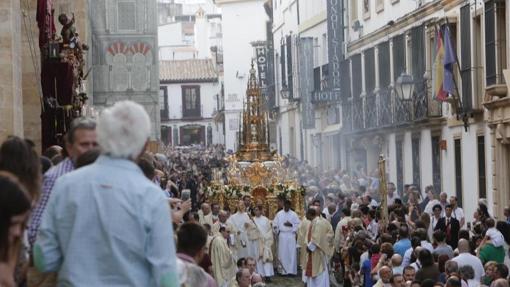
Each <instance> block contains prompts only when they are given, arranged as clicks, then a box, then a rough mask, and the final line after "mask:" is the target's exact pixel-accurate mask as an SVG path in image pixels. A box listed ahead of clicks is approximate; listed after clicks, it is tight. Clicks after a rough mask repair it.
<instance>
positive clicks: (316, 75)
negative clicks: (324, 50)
mask: <svg viewBox="0 0 510 287" xmlns="http://www.w3.org/2000/svg"><path fill="white" fill-rule="evenodd" d="M313 90H314V91H320V90H321V67H316V68H314V69H313Z"/></svg>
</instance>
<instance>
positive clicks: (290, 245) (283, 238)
mask: <svg viewBox="0 0 510 287" xmlns="http://www.w3.org/2000/svg"><path fill="white" fill-rule="evenodd" d="M299 223H300V220H299V217H298V216H297V214H296V213H295V212H294V211H292V210H291V209H290V201H289V200H285V203H284V207H283V210H280V211H279V212H278V213H277V214H276V216H275V218H274V220H273V226H274V229H275V232H276V234H277V235H278V259H279V261H280V263H281V265H282V269H283V270H282V274H283V275H287V274H291V275H296V274H297V254H296V232H297V230H298V226H299Z"/></svg>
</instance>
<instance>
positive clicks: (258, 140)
mask: <svg viewBox="0 0 510 287" xmlns="http://www.w3.org/2000/svg"><path fill="white" fill-rule="evenodd" d="M246 99H247V101H246V105H245V107H244V109H243V113H242V115H241V121H242V123H241V125H240V126H241V132H240V133H239V138H238V142H239V150H238V152H237V153H236V154H233V155H230V156H229V157H227V162H228V167H227V169H226V170H225V171H224V172H225V173H226V178H227V182H226V183H225V182H223V180H222V178H223V174H222V171H216V172H215V174H214V179H213V181H212V182H211V184H210V185H209V186H208V187H207V188H206V195H207V196H208V197H209V201H211V202H217V203H219V204H220V205H221V206H222V207H225V206H228V207H229V208H230V209H231V210H232V211H234V210H235V209H236V202H237V201H238V200H239V199H242V198H243V197H244V196H245V195H250V196H251V197H252V201H253V202H254V203H255V204H257V205H262V207H263V211H264V213H265V214H266V215H267V216H268V217H269V218H271V219H272V218H274V216H275V214H276V212H277V211H278V201H279V200H290V201H291V203H292V208H293V209H294V211H296V212H297V213H298V214H299V215H300V216H302V215H303V213H304V194H305V188H304V187H303V186H300V185H299V184H298V182H297V180H296V179H295V178H294V175H291V174H290V173H289V172H288V171H287V170H286V169H285V168H284V165H283V157H282V156H280V155H278V154H276V153H274V152H271V151H270V150H269V116H268V112H267V108H266V106H265V104H264V97H263V96H262V92H261V89H260V86H259V84H258V81H257V77H256V75H255V69H254V68H253V63H252V67H251V70H250V78H249V80H248V87H247V90H246Z"/></svg>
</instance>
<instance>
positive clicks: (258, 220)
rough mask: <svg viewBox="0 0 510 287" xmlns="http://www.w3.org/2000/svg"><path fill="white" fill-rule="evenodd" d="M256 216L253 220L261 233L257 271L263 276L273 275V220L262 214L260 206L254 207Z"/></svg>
mask: <svg viewBox="0 0 510 287" xmlns="http://www.w3.org/2000/svg"><path fill="white" fill-rule="evenodd" d="M254 212H255V217H254V218H253V221H254V222H255V224H256V225H257V229H258V230H259V233H260V240H259V254H258V257H256V258H255V259H256V260H257V272H258V273H259V274H260V275H261V276H263V277H271V276H273V275H274V269H273V251H272V246H273V241H274V240H273V229H272V228H271V222H270V221H269V219H268V218H267V217H265V216H264V215H262V211H261V210H260V208H259V207H255V208H254Z"/></svg>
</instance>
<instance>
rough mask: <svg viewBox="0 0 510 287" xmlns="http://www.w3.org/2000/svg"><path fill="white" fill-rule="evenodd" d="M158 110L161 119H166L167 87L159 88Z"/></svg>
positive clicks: (167, 116)
mask: <svg viewBox="0 0 510 287" xmlns="http://www.w3.org/2000/svg"><path fill="white" fill-rule="evenodd" d="M159 112H160V117H161V120H168V118H169V115H168V89H167V87H160V88H159Z"/></svg>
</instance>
